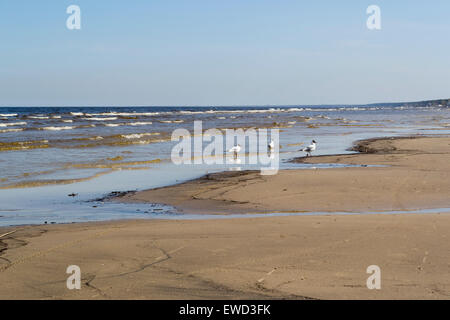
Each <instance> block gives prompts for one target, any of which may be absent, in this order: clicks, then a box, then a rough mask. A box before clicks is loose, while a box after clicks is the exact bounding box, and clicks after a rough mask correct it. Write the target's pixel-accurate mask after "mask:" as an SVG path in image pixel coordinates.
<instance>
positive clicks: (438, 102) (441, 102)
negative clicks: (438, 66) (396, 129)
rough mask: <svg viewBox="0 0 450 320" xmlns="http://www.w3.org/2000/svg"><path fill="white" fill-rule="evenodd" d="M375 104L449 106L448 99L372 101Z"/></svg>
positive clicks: (449, 100)
mask: <svg viewBox="0 0 450 320" xmlns="http://www.w3.org/2000/svg"><path fill="white" fill-rule="evenodd" d="M371 105H375V106H392V105H394V106H408V107H450V99H439V100H427V101H417V102H395V103H374V104H371Z"/></svg>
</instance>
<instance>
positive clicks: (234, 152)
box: [228, 144, 241, 159]
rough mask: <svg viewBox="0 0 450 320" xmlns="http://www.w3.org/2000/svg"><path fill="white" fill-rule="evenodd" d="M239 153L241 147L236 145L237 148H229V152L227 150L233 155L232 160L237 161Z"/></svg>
mask: <svg viewBox="0 0 450 320" xmlns="http://www.w3.org/2000/svg"><path fill="white" fill-rule="evenodd" d="M239 151H241V145H240V144H238V145H237V146H234V147H233V148H231V149H230V150H228V152H233V154H234V158H235V159H237V156H238V152H239Z"/></svg>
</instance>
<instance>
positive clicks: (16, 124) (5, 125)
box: [0, 122, 27, 127]
mask: <svg viewBox="0 0 450 320" xmlns="http://www.w3.org/2000/svg"><path fill="white" fill-rule="evenodd" d="M26 124H27V123H26V122H11V123H0V127H15V126H24V125H26Z"/></svg>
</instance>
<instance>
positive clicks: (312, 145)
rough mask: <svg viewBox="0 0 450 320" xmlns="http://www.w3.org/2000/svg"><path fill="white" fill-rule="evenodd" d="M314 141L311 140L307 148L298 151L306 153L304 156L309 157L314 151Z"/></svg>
mask: <svg viewBox="0 0 450 320" xmlns="http://www.w3.org/2000/svg"><path fill="white" fill-rule="evenodd" d="M316 143H317V142H316V140H313V141H312V142H311V144H310V145H309V146H307V147H306V148H303V149H301V150H300V151H303V152H306V156H307V157H309V156H311V153H312V152H313V151H315V150H316Z"/></svg>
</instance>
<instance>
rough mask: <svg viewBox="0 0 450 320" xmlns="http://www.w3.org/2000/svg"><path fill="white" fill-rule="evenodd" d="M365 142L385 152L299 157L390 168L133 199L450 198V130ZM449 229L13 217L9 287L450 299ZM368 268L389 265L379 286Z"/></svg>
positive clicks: (237, 182) (353, 201)
mask: <svg viewBox="0 0 450 320" xmlns="http://www.w3.org/2000/svg"><path fill="white" fill-rule="evenodd" d="M366 147H367V149H368V151H369V152H374V153H370V154H358V155H344V156H329V157H313V158H310V159H306V160H305V159H298V160H297V161H309V162H340V163H354V164H383V165H389V166H390V167H385V168H349V169H332V170H328V169H327V170H302V171H300V170H291V171H286V172H285V171H283V172H280V174H279V175H277V176H273V177H261V176H259V175H256V174H255V173H249V174H243V175H231V176H229V174H223V175H216V176H213V178H212V179H211V178H210V179H200V180H196V181H191V182H188V183H185V184H182V185H178V186H174V187H169V188H162V189H158V190H153V191H145V192H142V193H137V194H135V195H134V196H131V195H130V196H128V197H127V198H128V200H133V201H136V200H139V201H141V200H152V201H158V202H166V203H170V204H174V205H177V206H180V207H182V208H183V209H184V210H185V211H191V210H196V208H199V209H201V210H202V212H214V213H220V212H246V211H247V212H250V211H251V212H254V211H255V212H258V211H271V210H274V209H280V208H281V209H282V210H284V211H299V210H321V211H326V210H330V211H331V210H333V211H334V210H347V211H355V212H356V211H358V210H382V209H414V208H422V207H423V208H425V207H427V208H430V207H439V206H442V207H450V205H449V199H448V198H449V197H448V195H449V190H450V188H449V180H450V179H448V178H449V170H450V168H449V163H450V162H449V160H450V159H449V153H450V139H449V138H445V137H443V138H420V139H399V140H378V141H371V142H370V143H368V144H367V145H366ZM299 181H301V183H300V182H299ZM320 183H322V184H320ZM194 187H195V188H196V189H193V188H194ZM278 188H282V189H281V190H278ZM269 189H274V190H275V191H274V193H273V192H272V193H269V191H268V190H269ZM283 189H287V190H286V191H283ZM193 195H194V196H193ZM269 195H272V197H269ZM310 197H313V198H314V199H320V201H319V204H317V203H314V202H313V201H312V200H310ZM272 206H273V207H272ZM277 206H280V207H277ZM14 230H17V231H16V232H14V233H12V234H7V235H4V234H6V233H8V232H11V231H14ZM2 235H4V236H2ZM449 237H450V214H447V213H445V214H444V213H443V214H396V215H386V214H384V215H383V214H371V215H357V214H355V215H345V216H342V215H332V214H330V215H326V216H291V217H266V218H255V217H253V218H252V217H251V216H249V218H243V219H220V220H190V221H168V220H145V221H142V220H141V221H120V222H105V223H86V224H72V225H50V226H49V225H45V226H30V227H17V228H16V227H11V228H2V229H0V250H2V252H1V254H0V283H1V286H0V298H1V299H18V298H21V299H23V298H25V299H59V298H64V299H109V298H124V299H156V298H160V299H182V298H189V299H205V298H210V299H215V298H224V299H242V298H250V299H253V298H262V299H264V298H287V299H304V298H315V299H404V298H412V299H420V298H421V299H449V298H450V254H449V253H450V250H449V249H450V248H449V247H450V245H449ZM69 265H78V266H80V268H81V272H82V283H83V284H82V289H81V290H68V289H67V288H66V279H67V277H68V275H67V274H66V273H65V272H66V268H67V267H68V266H69ZM369 265H378V266H380V268H381V275H382V282H381V286H382V288H381V290H368V289H367V287H366V279H367V277H368V276H369V275H368V274H366V268H367V267H368V266H369Z"/></svg>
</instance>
